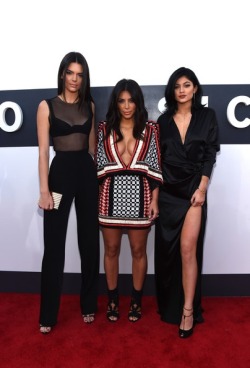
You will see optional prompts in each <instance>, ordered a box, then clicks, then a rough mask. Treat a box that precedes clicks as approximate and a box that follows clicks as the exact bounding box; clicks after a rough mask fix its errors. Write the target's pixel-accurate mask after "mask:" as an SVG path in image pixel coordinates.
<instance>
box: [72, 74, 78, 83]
mask: <svg viewBox="0 0 250 368" xmlns="http://www.w3.org/2000/svg"><path fill="white" fill-rule="evenodd" d="M72 80H73V81H74V82H76V81H77V74H72Z"/></svg>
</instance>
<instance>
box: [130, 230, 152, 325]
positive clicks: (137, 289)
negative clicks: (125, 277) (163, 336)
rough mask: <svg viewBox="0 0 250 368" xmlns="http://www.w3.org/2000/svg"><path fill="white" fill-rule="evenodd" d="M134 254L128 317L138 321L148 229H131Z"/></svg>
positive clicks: (145, 265)
mask: <svg viewBox="0 0 250 368" xmlns="http://www.w3.org/2000/svg"><path fill="white" fill-rule="evenodd" d="M128 237H129V241H130V247H131V254H132V275H133V291H132V299H131V305H130V311H129V315H128V318H129V320H130V322H136V321H138V320H139V319H140V318H141V297H142V289H143V284H144V280H145V275H146V272H147V252H146V246H147V238H148V229H140V230H135V229H130V230H129V231H128Z"/></svg>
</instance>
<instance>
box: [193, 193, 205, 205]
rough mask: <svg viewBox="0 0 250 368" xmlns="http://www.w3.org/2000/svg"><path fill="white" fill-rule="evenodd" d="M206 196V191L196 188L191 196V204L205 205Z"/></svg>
mask: <svg viewBox="0 0 250 368" xmlns="http://www.w3.org/2000/svg"><path fill="white" fill-rule="evenodd" d="M205 197H206V194H205V193H203V192H201V191H200V190H199V189H196V191H195V192H194V194H193V195H192V198H191V205H192V206H193V207H199V206H203V204H204V202H205Z"/></svg>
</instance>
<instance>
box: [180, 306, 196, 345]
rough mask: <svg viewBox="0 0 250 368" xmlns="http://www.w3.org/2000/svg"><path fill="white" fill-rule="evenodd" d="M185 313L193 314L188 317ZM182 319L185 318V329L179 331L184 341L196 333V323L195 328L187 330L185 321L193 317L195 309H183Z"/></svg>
mask: <svg viewBox="0 0 250 368" xmlns="http://www.w3.org/2000/svg"><path fill="white" fill-rule="evenodd" d="M185 311H187V312H191V313H190V314H188V315H186V314H185ZM182 317H183V329H182V328H180V329H179V336H180V337H181V338H182V339H186V338H187V337H190V336H191V335H192V334H193V332H194V322H193V326H192V327H191V328H190V329H189V330H185V320H186V318H189V317H193V308H191V309H188V308H185V307H183V315H182Z"/></svg>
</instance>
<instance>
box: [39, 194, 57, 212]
mask: <svg viewBox="0 0 250 368" xmlns="http://www.w3.org/2000/svg"><path fill="white" fill-rule="evenodd" d="M38 206H39V208H42V209H43V210H53V208H54V202H53V198H52V196H51V194H50V193H49V192H48V193H43V194H41V195H40V198H39V201H38Z"/></svg>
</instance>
